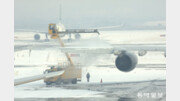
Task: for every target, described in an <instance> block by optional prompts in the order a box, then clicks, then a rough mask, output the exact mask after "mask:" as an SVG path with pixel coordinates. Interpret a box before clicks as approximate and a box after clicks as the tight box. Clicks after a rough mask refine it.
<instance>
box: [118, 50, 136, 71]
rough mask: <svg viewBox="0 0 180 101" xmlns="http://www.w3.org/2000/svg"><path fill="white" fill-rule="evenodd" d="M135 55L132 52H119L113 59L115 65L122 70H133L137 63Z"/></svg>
mask: <svg viewBox="0 0 180 101" xmlns="http://www.w3.org/2000/svg"><path fill="white" fill-rule="evenodd" d="M137 62H138V59H137V56H136V55H135V54H133V53H127V52H125V53H121V54H120V55H118V57H117V58H116V60H115V65H116V67H117V68H118V69H119V70H120V71H123V72H129V71H131V70H133V69H134V68H135V67H136V65H137Z"/></svg>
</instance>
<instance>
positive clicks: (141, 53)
mask: <svg viewBox="0 0 180 101" xmlns="http://www.w3.org/2000/svg"><path fill="white" fill-rule="evenodd" d="M146 54H147V51H145V50H141V51H138V55H139V56H144V55H146Z"/></svg>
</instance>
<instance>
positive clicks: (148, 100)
mask: <svg viewBox="0 0 180 101" xmlns="http://www.w3.org/2000/svg"><path fill="white" fill-rule="evenodd" d="M50 87H51V86H49V87H48V88H50ZM53 87H54V86H53ZM56 87H57V88H63V89H74V90H79V89H80V90H89V91H100V92H104V93H100V95H103V96H100V97H97V96H96V97H75V98H15V99H14V101H165V100H166V80H152V81H142V82H127V83H105V84H104V83H102V84H95V83H93V84H87V83H86V84H83V83H81V84H77V85H72V84H70V85H61V86H56Z"/></svg>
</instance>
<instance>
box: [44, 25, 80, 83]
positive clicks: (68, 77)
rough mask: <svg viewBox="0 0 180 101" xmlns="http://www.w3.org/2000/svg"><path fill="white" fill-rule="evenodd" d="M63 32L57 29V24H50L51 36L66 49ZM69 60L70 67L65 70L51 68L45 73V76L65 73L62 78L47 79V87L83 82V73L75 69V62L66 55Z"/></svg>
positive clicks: (45, 80)
mask: <svg viewBox="0 0 180 101" xmlns="http://www.w3.org/2000/svg"><path fill="white" fill-rule="evenodd" d="M60 30H61V32H63V28H62V27H59V28H57V25H56V24H49V34H50V35H51V38H52V39H58V40H59V42H60V46H61V47H65V45H64V43H63V42H62V40H61V36H60V35H59V34H60V32H59V31H60ZM65 55H66V58H67V60H68V61H69V65H68V66H66V67H65V68H60V67H54V66H53V67H51V68H50V69H47V70H45V71H44V74H46V73H50V72H57V71H64V73H63V74H62V75H60V76H55V77H51V78H45V79H44V82H45V83H46V84H47V85H50V84H52V83H55V84H61V83H64V84H67V83H72V84H76V83H77V81H81V74H82V71H81V69H80V68H75V66H74V64H73V61H72V59H71V57H70V56H69V54H68V53H65Z"/></svg>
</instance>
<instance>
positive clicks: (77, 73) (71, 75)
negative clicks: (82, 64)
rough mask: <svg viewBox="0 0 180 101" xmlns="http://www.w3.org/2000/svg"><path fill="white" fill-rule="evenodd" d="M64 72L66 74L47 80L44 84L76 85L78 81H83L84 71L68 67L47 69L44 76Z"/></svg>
mask: <svg viewBox="0 0 180 101" xmlns="http://www.w3.org/2000/svg"><path fill="white" fill-rule="evenodd" d="M62 70H64V71H65V72H64V73H63V74H62V75H60V76H55V77H51V78H46V79H44V82H45V83H46V85H50V84H53V83H54V84H57V85H59V84H68V83H72V84H76V83H77V81H81V74H82V71H81V69H80V68H73V67H66V68H60V67H57V68H56V67H51V68H50V69H47V70H45V71H44V74H46V73H50V72H57V71H62Z"/></svg>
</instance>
